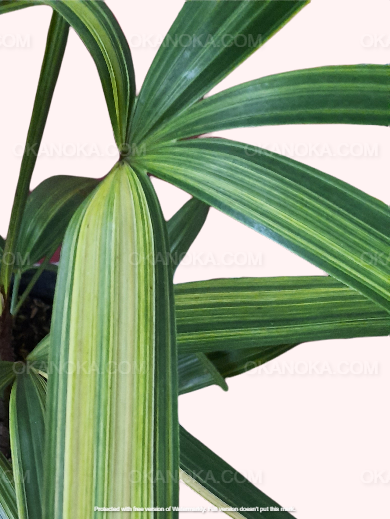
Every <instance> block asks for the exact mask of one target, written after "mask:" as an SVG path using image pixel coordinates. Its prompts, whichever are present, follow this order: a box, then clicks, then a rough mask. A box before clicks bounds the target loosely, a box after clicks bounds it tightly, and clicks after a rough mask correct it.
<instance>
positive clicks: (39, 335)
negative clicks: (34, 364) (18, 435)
mask: <svg viewBox="0 0 390 519" xmlns="http://www.w3.org/2000/svg"><path fill="white" fill-rule="evenodd" d="M51 314H52V304H51V301H50V300H47V299H45V300H43V299H40V298H37V297H27V298H26V301H25V302H24V304H23V306H22V307H21V309H20V310H19V312H18V314H17V316H16V317H15V319H14V322H13V327H12V341H11V344H12V349H13V351H14V355H15V360H16V361H22V362H23V361H25V360H26V357H27V355H28V354H29V353H30V352H31V351H32V350H33V349H34V348H35V346H36V345H37V344H38V343H39V342H40V341H41V340H42V339H43V338H44V337H45V336H46V335H47V334H48V333H49V331H50V322H51ZM8 400H9V393H8V394H7V391H5V392H4V398H0V451H1V452H2V453H3V454H4V456H5V457H6V458H7V459H9V458H10V454H11V453H10V445H9V428H8Z"/></svg>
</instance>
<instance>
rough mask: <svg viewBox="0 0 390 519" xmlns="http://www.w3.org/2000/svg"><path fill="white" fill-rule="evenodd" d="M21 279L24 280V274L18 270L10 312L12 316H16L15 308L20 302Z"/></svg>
mask: <svg viewBox="0 0 390 519" xmlns="http://www.w3.org/2000/svg"><path fill="white" fill-rule="evenodd" d="M21 279H22V273H21V271H20V270H18V271H17V272H16V274H15V278H14V286H13V289H12V299H11V310H10V311H11V314H12V315H15V306H16V304H17V302H18V295H19V286H20V280H21Z"/></svg>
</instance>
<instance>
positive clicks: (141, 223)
mask: <svg viewBox="0 0 390 519" xmlns="http://www.w3.org/2000/svg"><path fill="white" fill-rule="evenodd" d="M153 196H155V195H153V191H152V187H151V184H150V181H149V180H148V179H147V177H146V176H145V177H143V176H142V177H139V176H138V175H137V174H136V173H135V172H134V171H132V170H131V169H130V167H129V166H128V165H126V164H124V163H120V164H118V165H117V166H116V167H115V168H114V169H113V171H112V172H111V173H110V174H109V175H108V176H107V177H106V179H105V180H104V181H103V182H102V183H101V184H100V185H99V186H98V188H97V189H96V190H95V191H94V192H93V193H92V195H91V196H90V197H89V198H88V199H87V200H86V202H85V203H84V204H83V205H82V206H80V208H79V210H78V211H77V213H76V214H75V216H74V217H73V219H72V221H71V223H70V226H69V227H68V230H67V233H66V236H65V240H64V245H63V250H62V257H61V262H60V268H59V279H58V282H57V286H56V294H55V301H54V310H53V314H54V317H53V323H52V332H51V337H50V354H49V364H50V366H52V367H53V373H50V375H49V385H48V428H47V431H48V435H47V442H46V465H45V485H44V488H45V495H44V515H45V516H48V517H49V516H50V517H53V518H55V519H68V518H69V519H70V518H72V519H77V518H80V519H84V518H85V517H87V516H89V515H90V514H91V513H92V511H93V507H94V506H99V507H109V506H118V505H119V506H129V503H132V502H133V503H134V502H138V503H140V506H143V507H150V506H161V505H159V503H160V501H159V499H160V498H161V496H163V498H162V501H163V502H165V500H170V501H171V503H172V502H173V503H175V502H177V501H176V494H177V492H178V482H177V480H176V481H175V480H170V479H169V478H166V477H165V476H166V475H167V474H171V475H172V474H174V471H175V470H176V472H177V470H178V463H179V461H178V434H177V435H176V437H175V430H176V429H177V427H178V425H177V382H176V378H177V359H176V345H175V342H174V341H172V339H173V338H174V328H173V327H172V323H174V314H173V310H172V305H173V298H171V295H170V294H171V292H172V288H170V286H171V285H172V279H171V273H170V272H169V268H167V266H166V265H165V264H164V263H163V262H159V263H158V262H156V261H154V259H155V256H156V252H157V249H158V246H159V244H160V245H161V241H160V242H159V241H158V240H163V241H164V243H167V238H166V228H165V224H164V222H163V221H162V219H157V216H156V212H155V209H156V206H154V205H153V204H152V202H151V199H152V197H153ZM150 208H152V209H150ZM160 214H161V213H160ZM161 218H162V217H161ZM161 225H163V227H162V228H163V229H165V238H164V234H162V233H161V232H160V231H161ZM159 236H160V238H159ZM159 252H161V253H163V254H166V253H167V251H166V250H165V251H164V250H162V251H161V250H160V251H159ZM132 258H133V259H134V258H136V259H137V261H132ZM145 258H147V261H144V259H145ZM156 265H159V267H158V268H156V269H155V266H156ZM169 281H170V284H169ZM162 316H164V317H168V318H167V319H162ZM154 323H156V328H155V325H154ZM160 323H161V324H160ZM80 344H82V348H80ZM69 363H70V365H71V366H77V365H81V366H86V368H87V370H86V372H85V371H83V370H81V373H80V371H78V370H77V369H75V370H70V369H68V366H69ZM92 367H94V369H92ZM108 367H109V369H107V368H108ZM162 367H164V368H165V370H164V371H163V370H162ZM88 368H89V369H88ZM162 388H163V390H162ZM157 407H158V408H157ZM80 459H83V464H80V462H79V460H80ZM157 470H158V471H160V472H159V473H160V474H163V476H164V480H163V481H161V478H160V479H157V478H156V477H151V472H152V474H156V472H155V471H157ZM129 475H130V481H129ZM140 475H147V477H141V481H140V478H139V477H138V476H140ZM133 476H134V477H133ZM114 503H116V504H114ZM171 515H172V516H174V515H175V514H174V513H172V514H171Z"/></svg>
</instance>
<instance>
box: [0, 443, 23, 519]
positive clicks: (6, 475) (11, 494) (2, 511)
mask: <svg viewBox="0 0 390 519" xmlns="http://www.w3.org/2000/svg"><path fill="white" fill-rule="evenodd" d="M0 519H20V518H19V517H18V509H17V504H16V493H15V484H14V478H13V474H12V467H11V464H10V463H9V462H8V460H7V459H6V458H5V457H4V456H3V454H2V453H1V452H0Z"/></svg>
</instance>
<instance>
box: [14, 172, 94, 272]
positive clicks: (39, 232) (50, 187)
mask: <svg viewBox="0 0 390 519" xmlns="http://www.w3.org/2000/svg"><path fill="white" fill-rule="evenodd" d="M97 184H98V181H97V180H94V179H92V178H83V177H71V176H66V175H60V176H57V177H50V178H48V179H46V180H44V181H43V182H42V183H41V184H39V185H38V186H37V187H36V188H35V189H34V190H33V191H32V193H31V194H30V196H29V198H28V200H27V204H26V209H25V211H24V214H23V220H22V226H21V229H20V234H19V240H18V245H17V251H18V253H19V254H20V255H21V257H22V258H23V259H24V260H25V261H23V270H27V269H28V268H29V267H31V266H32V265H34V263H36V262H37V261H39V260H40V259H42V258H44V257H45V256H47V255H48V254H50V253H51V252H52V251H53V249H54V250H56V249H57V247H58V246H59V245H60V243H61V242H62V240H63V238H64V235H65V231H66V228H67V226H68V224H69V222H70V220H71V218H72V216H73V214H74V213H75V211H76V209H77V208H78V207H79V205H80V204H81V202H82V201H83V200H84V199H85V197H86V196H87V195H88V194H89V193H90V192H91V191H92V190H93V189H94V188H95V187H96V186H97Z"/></svg>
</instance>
